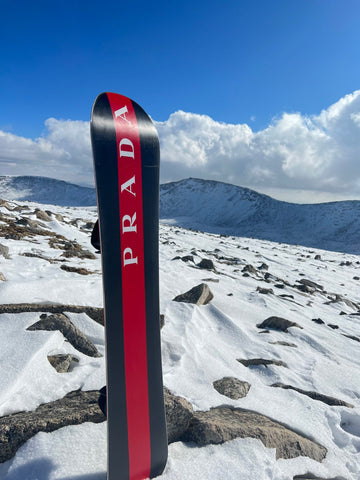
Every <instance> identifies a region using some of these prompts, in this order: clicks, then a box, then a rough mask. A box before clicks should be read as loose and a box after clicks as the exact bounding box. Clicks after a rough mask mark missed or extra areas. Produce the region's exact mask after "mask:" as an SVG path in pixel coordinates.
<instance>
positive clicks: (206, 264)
mask: <svg viewBox="0 0 360 480" xmlns="http://www.w3.org/2000/svg"><path fill="white" fill-rule="evenodd" d="M197 266H198V267H199V268H202V269H204V270H212V271H213V272H216V268H215V265H214V262H213V261H212V260H208V259H207V258H203V259H202V260H201V262H200V263H198V264H197Z"/></svg>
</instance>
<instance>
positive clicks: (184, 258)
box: [180, 255, 195, 263]
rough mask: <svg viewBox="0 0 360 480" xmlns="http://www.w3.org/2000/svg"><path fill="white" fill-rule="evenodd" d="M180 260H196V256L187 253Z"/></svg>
mask: <svg viewBox="0 0 360 480" xmlns="http://www.w3.org/2000/svg"><path fill="white" fill-rule="evenodd" d="M180 260H182V261H183V262H185V263H186V262H193V263H195V262H194V257H193V256H192V255H185V256H184V257H181V258H180Z"/></svg>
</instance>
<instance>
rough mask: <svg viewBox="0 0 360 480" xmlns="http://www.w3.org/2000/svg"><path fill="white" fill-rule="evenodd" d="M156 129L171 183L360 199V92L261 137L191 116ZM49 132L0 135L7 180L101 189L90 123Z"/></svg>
mask: <svg viewBox="0 0 360 480" xmlns="http://www.w3.org/2000/svg"><path fill="white" fill-rule="evenodd" d="M155 125H156V127H157V129H158V132H159V137H160V144H161V180H162V181H163V182H166V181H171V180H178V179H181V178H186V177H189V176H192V177H200V178H206V179H214V180H219V181H224V182H230V183H234V184H237V185H243V186H249V187H251V188H255V189H257V190H259V191H269V192H270V191H271V192H275V191H278V192H280V191H283V192H286V194H285V193H284V194H283V198H288V199H291V192H297V193H296V195H297V198H299V197H301V192H304V191H308V192H310V191H311V196H313V195H314V194H315V195H317V196H318V197H319V198H324V195H323V193H324V192H327V193H326V195H327V197H326V198H331V195H333V196H334V198H335V197H336V196H338V197H341V198H344V197H346V196H348V197H349V198H351V197H352V198H360V161H359V160H360V158H359V157H360V90H359V91H355V92H353V93H352V94H350V95H346V96H345V97H343V98H341V99H340V100H339V101H338V102H336V103H335V104H333V105H331V106H330V107H329V108H327V109H325V110H323V111H322V112H320V114H319V115H314V116H307V115H303V114H300V113H291V114H289V113H283V114H282V115H281V116H279V117H278V118H276V119H274V120H273V121H272V123H271V124H270V125H269V126H268V127H267V128H266V129H264V130H261V131H259V132H254V131H253V130H252V129H251V127H250V126H248V125H246V124H238V125H234V124H228V123H221V122H217V121H215V120H213V119H212V118H210V117H208V116H206V115H199V114H196V113H189V112H183V111H177V112H175V113H173V114H172V115H170V117H169V119H168V120H166V121H164V122H156V121H155ZM45 126H46V132H45V133H44V135H43V136H42V137H40V138H37V139H35V140H32V139H28V138H23V137H19V136H16V135H15V134H13V133H6V132H3V131H1V130H0V168H1V174H12V175H44V176H51V177H55V178H60V179H63V180H68V181H72V182H75V183H81V184H88V185H89V184H93V171H92V158H91V146H90V137H89V123H88V122H82V121H73V120H57V119H55V118H50V119H48V120H47V121H46V123H45ZM284 195H285V197H284ZM305 200H306V201H311V198H309V199H305Z"/></svg>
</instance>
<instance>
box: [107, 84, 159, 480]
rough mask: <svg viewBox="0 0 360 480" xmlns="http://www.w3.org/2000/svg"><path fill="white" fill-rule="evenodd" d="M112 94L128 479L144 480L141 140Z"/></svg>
mask: <svg viewBox="0 0 360 480" xmlns="http://www.w3.org/2000/svg"><path fill="white" fill-rule="evenodd" d="M107 95H108V98H109V102H110V105H111V109H112V112H113V116H114V122H115V129H116V140H117V145H118V181H119V206H120V229H121V235H120V237H121V258H122V269H121V275H122V296H123V329H124V355H125V377H126V379H125V381H126V403H127V421H128V442H129V478H130V479H131V480H143V479H145V478H148V477H149V476H150V465H151V452H150V423H149V399H148V371H147V351H146V313H145V275H144V234H143V206H142V205H143V203H142V202H143V200H142V179H141V149H140V137H139V130H138V126H137V121H136V116H135V112H134V108H133V106H132V103H131V100H130V99H128V98H127V97H123V96H121V95H117V94H114V93H108V94H107ZM125 107H126V108H125ZM126 110H127V111H126ZM116 112H117V113H116ZM134 215H135V216H134ZM135 229H136V231H135Z"/></svg>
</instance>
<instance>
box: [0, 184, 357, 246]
mask: <svg viewBox="0 0 360 480" xmlns="http://www.w3.org/2000/svg"><path fill="white" fill-rule="evenodd" d="M0 198H4V199H5V200H22V201H23V200H28V201H34V202H37V203H46V204H58V205H61V206H95V205H96V195H95V189H94V188H90V187H81V186H78V185H75V184H71V183H68V182H64V181H61V180H55V179H51V178H48V177H31V176H27V177H8V176H7V177H0ZM160 218H161V220H162V221H163V222H165V223H173V224H176V225H179V226H182V227H185V228H192V229H197V230H203V231H207V232H210V233H218V234H224V235H237V236H243V237H254V238H259V239H261V240H270V241H275V242H279V243H288V244H299V245H303V246H307V247H312V248H321V249H324V250H334V251H339V252H344V253H353V254H360V241H359V240H360V201H357V200H348V201H340V202H327V203H319V204H294V203H289V202H284V201H281V200H276V199H274V198H272V197H270V196H268V195H265V194H262V193H258V192H256V191H255V190H251V189H249V188H245V187H239V186H235V185H231V184H229V183H223V182H218V181H215V180H203V179H198V178H188V179H184V180H179V181H176V182H169V183H165V184H162V185H161V186H160Z"/></svg>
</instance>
